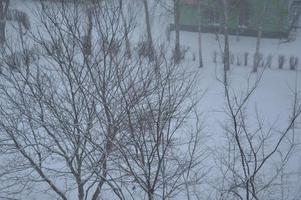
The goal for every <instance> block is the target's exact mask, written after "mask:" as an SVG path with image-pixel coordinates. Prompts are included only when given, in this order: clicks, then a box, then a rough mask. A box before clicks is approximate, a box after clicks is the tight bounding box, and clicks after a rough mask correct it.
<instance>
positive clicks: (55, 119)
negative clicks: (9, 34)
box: [0, 1, 203, 200]
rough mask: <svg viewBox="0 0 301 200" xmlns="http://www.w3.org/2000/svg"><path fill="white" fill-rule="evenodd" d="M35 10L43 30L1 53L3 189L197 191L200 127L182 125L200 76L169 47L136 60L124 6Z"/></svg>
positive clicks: (67, 195)
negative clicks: (189, 70)
mask: <svg viewBox="0 0 301 200" xmlns="http://www.w3.org/2000/svg"><path fill="white" fill-rule="evenodd" d="M42 5H43V4H42ZM87 7H88V8H91V7H93V9H91V10H89V12H91V15H87V12H86V8H87ZM36 14H37V15H36V17H37V20H38V21H39V27H37V28H38V31H37V32H34V31H32V32H31V34H30V35H26V36H24V38H23V39H20V38H13V39H12V40H11V41H9V42H8V43H7V45H6V48H5V50H4V52H3V55H2V57H1V60H2V62H3V63H4V66H5V70H4V71H3V75H1V76H0V79H1V81H0V97H1V98H0V99H1V100H0V105H1V106H0V107H1V108H0V131H1V134H0V150H1V152H3V154H2V155H1V156H2V157H3V158H5V161H4V162H3V163H1V175H0V180H3V181H4V182H3V183H4V184H0V190H1V192H2V191H3V194H5V195H6V196H7V198H10V197H11V198H14V197H15V196H16V195H17V193H20V195H25V194H29V195H34V194H30V191H31V189H33V190H36V191H37V193H38V192H39V190H40V191H41V192H42V193H43V194H44V195H46V197H49V196H52V197H53V198H55V199H57V198H59V199H65V200H67V199H78V200H84V199H92V200H97V199H100V198H106V197H107V196H106V195H109V198H116V199H128V198H129V196H131V195H132V191H131V187H132V186H131V184H129V182H128V181H130V180H133V179H134V183H135V185H136V186H137V187H139V188H140V189H141V191H144V192H145V193H146V194H147V195H148V196H149V199H154V198H155V196H160V197H161V196H163V197H164V199H167V198H170V197H171V196H172V195H174V194H176V193H177V192H178V191H183V190H184V189H185V188H186V189H185V190H188V191H189V188H190V186H192V185H197V184H198V183H199V181H200V179H201V177H202V176H201V175H202V171H201V170H199V169H198V166H199V163H200V162H201V158H202V155H203V154H202V152H201V151H200V150H199V148H200V147H201V145H199V142H200V134H201V128H200V124H197V125H196V128H195V129H192V130H191V131H190V130H188V129H186V128H185V126H184V125H185V124H186V122H187V121H189V120H190V121H193V116H194V115H193V114H194V111H196V110H195V105H196V101H190V100H191V99H192V98H193V97H194V95H193V92H192V91H193V86H194V79H193V78H194V76H193V74H194V73H187V72H183V69H181V68H180V67H179V66H178V65H175V64H174V60H173V58H172V57H168V56H167V55H168V51H167V50H166V49H164V48H158V49H159V50H158V51H156V50H155V49H153V51H154V60H153V61H154V62H151V63H149V62H148V61H147V60H146V59H145V58H143V57H142V58H141V57H140V56H138V53H136V52H135V51H133V53H132V56H131V57H129V56H128V52H127V47H126V36H125V34H126V33H125V32H124V21H123V19H122V18H123V17H122V13H121V4H120V2H117V3H116V2H115V3H114V2H113V3H112V2H109V1H101V2H100V1H99V2H98V1H97V2H93V4H81V3H73V4H70V3H67V2H65V1H61V2H48V4H47V7H44V6H41V5H38V6H37V9H36ZM87 21H88V23H87ZM91 24H93V28H92V26H91ZM87 25H88V26H87ZM130 25H131V24H128V25H127V26H128V30H132V27H131V26H130ZM87 27H88V28H87ZM87 36H88V37H89V39H88V42H89V47H88V51H87ZM92 36H93V37H92ZM12 55H13V56H12ZM15 55H16V56H15ZM8 58H12V59H8ZM25 60H26V62H25ZM190 117H191V118H190ZM194 119H195V118H194ZM194 121H196V122H199V120H196V119H195V120H194ZM186 132H187V133H186ZM183 133H186V135H187V137H185V138H183V135H182V134H183ZM184 141H186V142H187V143H184ZM187 144H188V145H187ZM180 148H181V150H180ZM183 148H186V149H185V151H184V152H183ZM16 161H17V162H16ZM2 172H3V173H2Z"/></svg>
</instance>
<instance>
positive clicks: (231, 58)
mask: <svg viewBox="0 0 301 200" xmlns="http://www.w3.org/2000/svg"><path fill="white" fill-rule="evenodd" d="M234 61H235V56H234V54H233V53H232V52H231V53H230V64H231V65H233V64H234Z"/></svg>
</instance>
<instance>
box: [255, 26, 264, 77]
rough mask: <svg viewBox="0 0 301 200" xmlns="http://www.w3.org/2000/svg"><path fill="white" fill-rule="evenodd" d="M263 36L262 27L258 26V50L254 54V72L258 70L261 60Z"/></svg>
mask: <svg viewBox="0 0 301 200" xmlns="http://www.w3.org/2000/svg"><path fill="white" fill-rule="evenodd" d="M261 36H262V27H261V26H259V27H258V34H257V41H256V51H255V56H254V63H253V72H257V69H258V66H259V62H260V52H259V51H260V44H261Z"/></svg>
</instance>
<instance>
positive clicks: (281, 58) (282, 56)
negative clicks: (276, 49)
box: [278, 55, 286, 69]
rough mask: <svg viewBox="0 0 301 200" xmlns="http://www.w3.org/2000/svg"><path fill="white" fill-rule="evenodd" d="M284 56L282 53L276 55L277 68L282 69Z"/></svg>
mask: <svg viewBox="0 0 301 200" xmlns="http://www.w3.org/2000/svg"><path fill="white" fill-rule="evenodd" d="M285 60H286V59H285V56H284V55H279V57H278V68H279V69H283V66H284V63H285Z"/></svg>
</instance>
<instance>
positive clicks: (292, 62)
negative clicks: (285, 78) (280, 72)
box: [289, 56, 299, 70]
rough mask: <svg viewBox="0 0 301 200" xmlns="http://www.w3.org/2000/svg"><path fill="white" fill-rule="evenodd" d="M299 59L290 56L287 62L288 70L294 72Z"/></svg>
mask: <svg viewBox="0 0 301 200" xmlns="http://www.w3.org/2000/svg"><path fill="white" fill-rule="evenodd" d="M298 62H299V59H298V58H297V57H295V56H291V57H290V60H289V65H290V70H296V69H297V66H298Z"/></svg>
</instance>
